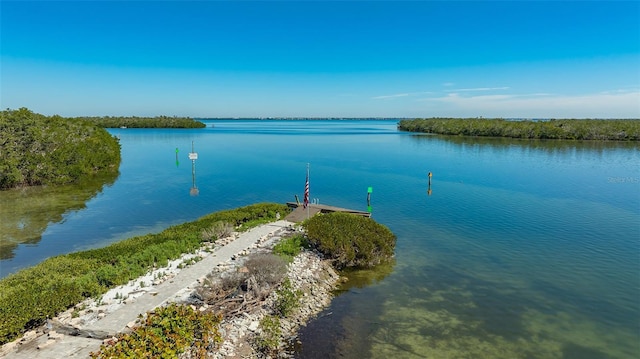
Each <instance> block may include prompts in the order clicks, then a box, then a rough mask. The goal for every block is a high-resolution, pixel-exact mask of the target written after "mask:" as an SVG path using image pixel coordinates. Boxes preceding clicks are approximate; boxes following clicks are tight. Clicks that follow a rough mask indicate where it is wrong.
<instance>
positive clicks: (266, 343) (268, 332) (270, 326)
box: [256, 315, 282, 354]
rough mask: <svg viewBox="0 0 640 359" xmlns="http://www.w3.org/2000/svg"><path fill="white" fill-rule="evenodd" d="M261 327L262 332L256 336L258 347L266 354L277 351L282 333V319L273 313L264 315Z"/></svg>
mask: <svg viewBox="0 0 640 359" xmlns="http://www.w3.org/2000/svg"><path fill="white" fill-rule="evenodd" d="M260 328H261V329H262V333H261V334H260V335H259V336H258V337H257V338H256V344H257V345H258V348H259V349H260V350H261V351H262V352H264V353H266V354H270V353H273V352H275V351H276V350H277V349H278V345H279V344H280V336H281V335H282V329H280V319H279V318H278V317H274V316H271V315H267V316H264V317H263V318H262V319H261V320H260Z"/></svg>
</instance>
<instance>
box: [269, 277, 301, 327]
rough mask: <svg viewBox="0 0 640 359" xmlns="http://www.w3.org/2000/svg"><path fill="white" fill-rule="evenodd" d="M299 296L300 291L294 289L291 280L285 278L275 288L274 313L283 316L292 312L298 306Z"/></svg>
mask: <svg viewBox="0 0 640 359" xmlns="http://www.w3.org/2000/svg"><path fill="white" fill-rule="evenodd" d="M301 296H302V292H301V291H300V290H299V289H296V290H294V289H293V285H292V284H291V281H290V280H289V278H286V279H285V280H284V281H283V282H282V284H281V285H280V288H278V289H277V290H276V298H277V299H276V303H275V311H276V313H278V315H280V316H281V317H283V318H285V317H287V316H288V315H289V314H291V313H293V311H294V310H296V309H297V308H298V307H299V306H300V297H301Z"/></svg>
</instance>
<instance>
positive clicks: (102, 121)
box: [70, 116, 206, 128]
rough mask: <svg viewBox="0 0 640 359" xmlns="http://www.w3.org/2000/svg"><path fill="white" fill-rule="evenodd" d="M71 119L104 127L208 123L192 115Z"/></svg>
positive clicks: (193, 125) (185, 126) (150, 126)
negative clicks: (195, 118) (191, 116)
mask: <svg viewBox="0 0 640 359" xmlns="http://www.w3.org/2000/svg"><path fill="white" fill-rule="evenodd" d="M70 119H71V120H79V121H89V122H91V123H93V124H95V125H96V126H99V127H104V128H119V127H127V128H203V127H205V126H206V125H205V124H204V123H202V122H200V121H196V120H194V119H192V118H190V117H175V116H174V117H169V116H157V117H135V116H132V117H111V116H103V117H73V118H70Z"/></svg>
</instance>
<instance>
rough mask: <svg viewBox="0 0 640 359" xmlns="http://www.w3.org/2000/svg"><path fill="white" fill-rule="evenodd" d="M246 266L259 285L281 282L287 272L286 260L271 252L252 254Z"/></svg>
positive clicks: (272, 284)
mask: <svg viewBox="0 0 640 359" xmlns="http://www.w3.org/2000/svg"><path fill="white" fill-rule="evenodd" d="M244 266H245V267H247V269H248V270H249V275H252V276H254V278H255V279H256V281H257V282H258V284H259V285H262V284H268V285H269V286H274V285H276V284H278V283H280V281H282V278H283V277H284V275H285V274H286V273H287V263H286V262H285V260H284V259H282V258H281V257H279V256H276V255H273V254H271V253H257V254H252V255H251V256H250V257H249V258H248V259H247V261H246V262H245V263H244Z"/></svg>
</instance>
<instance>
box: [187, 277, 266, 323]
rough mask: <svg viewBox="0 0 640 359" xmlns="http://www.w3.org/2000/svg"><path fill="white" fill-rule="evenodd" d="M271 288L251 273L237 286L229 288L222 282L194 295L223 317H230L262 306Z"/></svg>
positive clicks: (202, 289)
mask: <svg viewBox="0 0 640 359" xmlns="http://www.w3.org/2000/svg"><path fill="white" fill-rule="evenodd" d="M227 284H228V283H227ZM271 290H272V287H271V286H270V285H269V284H265V283H262V285H261V284H260V283H258V281H257V279H256V277H255V276H254V275H250V276H248V277H247V278H246V279H245V280H244V281H240V284H239V285H237V286H236V287H231V288H229V287H227V286H226V285H224V284H221V285H219V286H216V287H209V288H201V289H200V290H199V291H198V292H196V293H195V294H194V296H196V297H197V298H198V299H200V300H202V301H203V302H205V303H207V305H208V306H209V307H211V308H212V309H213V310H214V311H216V312H217V313H219V314H221V315H222V316H223V317H227V318H228V317H233V316H236V315H238V314H240V313H244V312H250V311H252V310H253V309H256V308H258V307H260V305H261V304H262V302H264V300H265V299H266V298H267V297H268V296H269V294H270V293H271Z"/></svg>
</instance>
